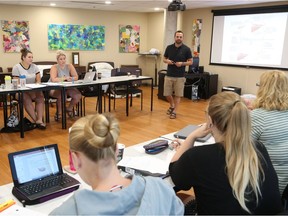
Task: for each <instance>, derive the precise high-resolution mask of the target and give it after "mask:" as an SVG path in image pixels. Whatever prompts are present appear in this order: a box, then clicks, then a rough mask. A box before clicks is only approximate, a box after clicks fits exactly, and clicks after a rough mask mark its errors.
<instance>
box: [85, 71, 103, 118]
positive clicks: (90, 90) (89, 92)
mask: <svg viewBox="0 0 288 216" xmlns="http://www.w3.org/2000/svg"><path fill="white" fill-rule="evenodd" d="M84 76H85V74H81V75H79V79H83V78H84ZM94 79H95V78H94ZM79 90H80V92H81V94H82V96H83V98H82V104H83V114H84V116H85V114H86V98H89V97H97V100H96V108H95V110H96V111H97V110H98V105H99V100H98V98H99V97H98V96H99V89H98V86H88V87H85V88H80V89H79ZM102 98H103V99H104V112H105V111H106V103H105V101H106V99H105V92H104V91H103V90H102V92H101V100H102Z"/></svg>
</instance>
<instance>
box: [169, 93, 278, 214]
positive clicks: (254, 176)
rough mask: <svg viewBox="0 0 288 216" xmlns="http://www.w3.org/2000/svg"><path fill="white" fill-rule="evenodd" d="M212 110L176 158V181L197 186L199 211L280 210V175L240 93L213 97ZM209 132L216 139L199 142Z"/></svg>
mask: <svg viewBox="0 0 288 216" xmlns="http://www.w3.org/2000/svg"><path fill="white" fill-rule="evenodd" d="M206 115H207V123H205V124H203V125H202V126H201V127H200V128H199V129H197V130H196V131H194V132H192V133H191V134H190V135H189V136H188V137H187V139H186V140H185V141H184V142H183V144H182V145H181V146H180V147H179V149H178V150H177V152H176V153H175V155H174V157H173V158H172V160H171V164H170V167H169V172H170V175H171V178H172V180H173V182H174V184H175V186H176V187H177V188H179V189H181V190H188V189H190V188H191V187H193V189H194V192H195V196H196V200H197V211H198V213H199V214H276V213H279V212H280V211H281V210H282V205H281V199H280V193H279V188H278V179H277V175H276V173H275V170H274V168H273V166H272V164H271V161H270V158H269V155H268V153H267V150H266V148H265V147H264V146H263V145H262V144H260V143H253V142H252V141H251V135H250V134H251V120H250V113H249V110H248V109H247V107H246V105H245V103H243V102H242V100H241V98H240V96H239V95H237V94H236V93H233V92H222V93H219V94H217V95H214V96H212V97H211V99H210V102H209V105H208V108H207V113H206ZM208 133H212V134H213V136H214V138H215V141H216V143H215V144H212V145H204V146H198V147H193V146H194V142H195V140H196V138H198V137H203V136H205V135H207V134H208Z"/></svg>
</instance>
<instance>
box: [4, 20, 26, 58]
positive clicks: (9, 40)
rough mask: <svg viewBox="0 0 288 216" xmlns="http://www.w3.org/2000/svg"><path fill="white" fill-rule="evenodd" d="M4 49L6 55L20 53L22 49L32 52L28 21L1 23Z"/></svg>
mask: <svg viewBox="0 0 288 216" xmlns="http://www.w3.org/2000/svg"><path fill="white" fill-rule="evenodd" d="M1 26H2V31H3V48H4V52H6V53H13V52H20V50H21V49H22V48H27V49H28V50H30V42H29V41H30V37H29V22H28V21H7V20H2V21H1Z"/></svg>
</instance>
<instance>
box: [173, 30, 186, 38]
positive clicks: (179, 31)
mask: <svg viewBox="0 0 288 216" xmlns="http://www.w3.org/2000/svg"><path fill="white" fill-rule="evenodd" d="M177 33H182V34H183V36H184V33H183V32H182V31H181V30H178V31H176V32H175V33H174V37H175V36H176V34H177Z"/></svg>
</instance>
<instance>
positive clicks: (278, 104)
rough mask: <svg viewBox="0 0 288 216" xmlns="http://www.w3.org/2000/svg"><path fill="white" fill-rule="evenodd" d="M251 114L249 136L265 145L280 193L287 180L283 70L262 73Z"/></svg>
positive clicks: (287, 105)
mask: <svg viewBox="0 0 288 216" xmlns="http://www.w3.org/2000/svg"><path fill="white" fill-rule="evenodd" d="M251 118H252V137H253V139H255V140H256V141H260V142H262V143H263V145H265V147H266V149H267V151H268V153H269V155H270V158H271V161H272V164H273V166H274V168H275V171H276V173H277V175H278V179H279V189H280V194H282V193H283V191H284V188H285V187H286V185H287V184H288V156H287V155H288V127H287V125H288V78H287V75H286V74H285V73H284V72H283V71H278V70H274V71H266V72H265V73H263V74H262V75H261V77H260V83H259V89H258V92H257V97H256V99H255V101H254V106H253V111H252V112H251Z"/></svg>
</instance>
